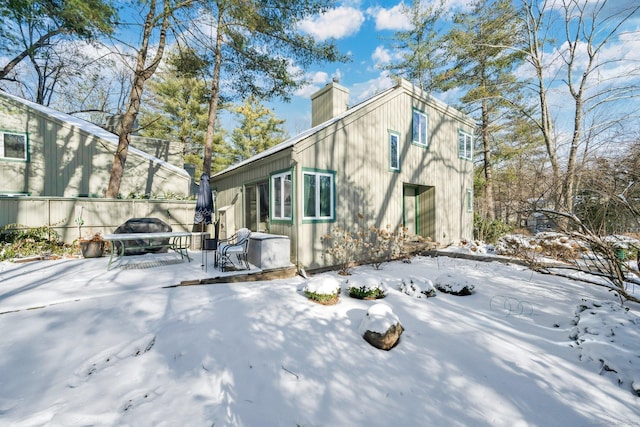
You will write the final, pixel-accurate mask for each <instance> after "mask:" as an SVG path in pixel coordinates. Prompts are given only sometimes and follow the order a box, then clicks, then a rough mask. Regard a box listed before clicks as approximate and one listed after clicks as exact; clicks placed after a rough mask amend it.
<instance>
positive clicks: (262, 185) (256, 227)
mask: <svg viewBox="0 0 640 427" xmlns="http://www.w3.org/2000/svg"><path fill="white" fill-rule="evenodd" d="M244 194H245V198H244V223H245V226H246V227H247V228H248V229H250V230H251V231H260V232H267V231H268V219H269V182H268V181H261V182H258V183H256V184H251V185H246V186H245V187H244Z"/></svg>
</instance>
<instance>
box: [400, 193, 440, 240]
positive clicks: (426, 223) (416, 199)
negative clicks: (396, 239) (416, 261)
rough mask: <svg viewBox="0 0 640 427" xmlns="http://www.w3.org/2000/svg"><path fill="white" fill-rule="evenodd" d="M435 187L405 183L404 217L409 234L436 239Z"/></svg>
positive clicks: (403, 195)
mask: <svg viewBox="0 0 640 427" xmlns="http://www.w3.org/2000/svg"><path fill="white" fill-rule="evenodd" d="M435 195H436V191H435V187H429V186H426V185H411V184H405V185H404V187H403V192H402V208H403V211H402V218H403V220H404V226H405V227H406V228H407V232H408V233H409V234H415V235H418V236H422V237H424V238H425V239H426V238H431V239H433V240H435V232H436V205H435V201H436V199H435Z"/></svg>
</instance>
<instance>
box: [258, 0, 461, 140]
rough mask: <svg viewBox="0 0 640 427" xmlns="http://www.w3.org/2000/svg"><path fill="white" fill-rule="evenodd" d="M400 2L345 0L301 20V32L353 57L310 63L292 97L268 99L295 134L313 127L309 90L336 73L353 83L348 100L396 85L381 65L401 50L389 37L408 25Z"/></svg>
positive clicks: (452, 1)
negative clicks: (305, 82)
mask: <svg viewBox="0 0 640 427" xmlns="http://www.w3.org/2000/svg"><path fill="white" fill-rule="evenodd" d="M466 3H467V2H466V0H449V1H448V5H449V7H450V8H451V10H461V7H463V6H464V5H466ZM402 5H403V3H402V2H399V1H397V0H379V1H375V0H374V1H370V0H353V1H344V2H341V3H340V2H339V5H338V6H337V7H336V8H334V9H332V10H330V11H329V12H328V13H326V14H325V15H322V16H317V17H314V18H312V19H307V20H305V21H304V22H303V23H302V24H301V25H300V30H301V31H302V32H303V33H306V34H308V35H311V36H313V37H314V38H315V39H316V40H317V41H327V40H334V41H335V43H336V45H337V46H338V48H339V50H340V51H341V52H342V53H344V54H347V55H348V56H349V58H350V61H349V62H346V63H331V64H319V65H316V66H312V67H311V68H310V69H309V70H306V74H305V75H306V77H307V78H308V79H309V80H310V82H311V83H310V84H309V85H307V86H305V87H303V88H301V89H300V90H298V91H296V92H295V93H294V94H293V96H292V101H291V102H290V103H282V102H274V103H268V105H269V106H270V107H271V108H272V109H273V110H274V111H275V113H276V115H277V116H278V117H281V118H286V120H287V130H288V131H289V133H290V135H291V136H293V135H295V134H297V133H299V132H302V131H304V130H306V129H308V128H309V127H310V125H311V95H312V94H313V93H315V92H316V91H318V90H319V89H321V88H322V87H324V86H325V85H326V84H327V83H329V82H331V81H332V79H333V78H334V77H336V78H337V79H338V80H339V83H340V85H342V86H344V87H346V88H347V89H349V91H350V105H354V104H357V103H359V102H361V101H363V100H365V99H367V98H369V97H371V96H373V95H375V94H376V93H378V92H380V91H382V90H384V89H387V88H389V87H391V86H392V85H393V82H392V80H391V79H390V78H389V75H388V72H387V71H384V70H382V69H381V68H380V66H381V65H384V64H386V63H388V62H389V61H390V60H392V59H394V57H395V56H394V55H397V54H394V52H392V51H390V50H389V48H388V46H389V41H390V38H391V37H392V36H393V35H394V34H395V33H396V32H397V31H402V30H407V29H409V21H408V19H407V17H406V16H405V15H403V14H402Z"/></svg>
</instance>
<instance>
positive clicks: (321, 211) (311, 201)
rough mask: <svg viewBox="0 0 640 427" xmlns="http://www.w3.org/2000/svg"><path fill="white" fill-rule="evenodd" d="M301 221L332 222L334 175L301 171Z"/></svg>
mask: <svg viewBox="0 0 640 427" xmlns="http://www.w3.org/2000/svg"><path fill="white" fill-rule="evenodd" d="M302 181H303V184H302V185H303V192H304V196H303V197H304V200H303V219H305V220H328V221H330V220H333V219H334V218H335V206H334V200H335V197H334V194H335V188H334V173H333V172H325V171H322V172H320V171H313V170H309V171H303V172H302Z"/></svg>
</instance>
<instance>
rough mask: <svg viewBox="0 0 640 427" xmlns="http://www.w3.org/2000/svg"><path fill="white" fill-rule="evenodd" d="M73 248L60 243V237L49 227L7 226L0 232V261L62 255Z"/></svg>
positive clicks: (72, 250)
mask: <svg viewBox="0 0 640 427" xmlns="http://www.w3.org/2000/svg"><path fill="white" fill-rule="evenodd" d="M74 250H75V249H74V247H73V246H69V245H67V244H65V243H63V242H62V240H61V238H60V235H59V234H58V233H57V232H56V231H55V230H54V229H53V228H52V227H50V226H48V225H45V226H42V227H35V228H27V227H25V226H23V225H20V224H8V225H7V226H5V227H4V228H2V229H1V230H0V261H5V260H9V259H13V258H20V257H28V256H35V255H42V254H55V255H64V254H70V253H73V252H74Z"/></svg>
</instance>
